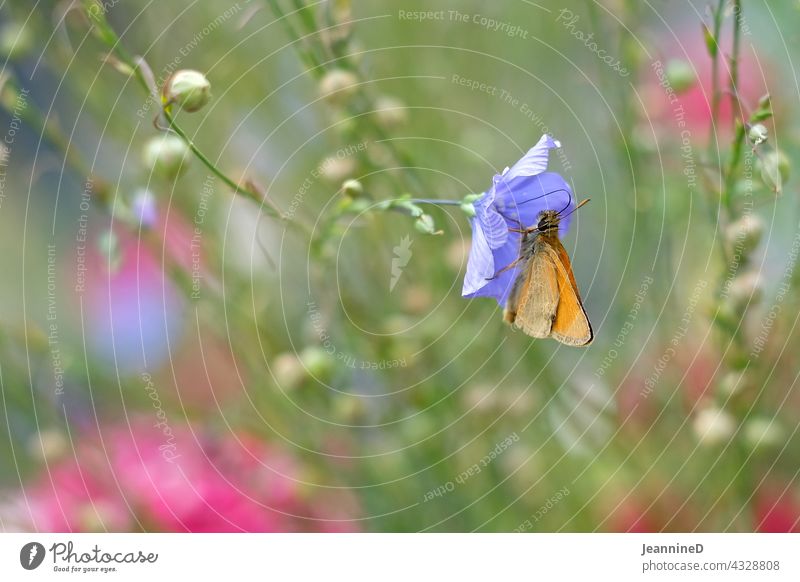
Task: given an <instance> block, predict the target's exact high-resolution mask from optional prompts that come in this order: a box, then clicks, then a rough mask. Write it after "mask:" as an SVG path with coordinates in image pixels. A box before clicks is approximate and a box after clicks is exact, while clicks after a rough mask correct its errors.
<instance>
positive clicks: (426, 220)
mask: <svg viewBox="0 0 800 582" xmlns="http://www.w3.org/2000/svg"><path fill="white" fill-rule="evenodd" d="M414 228H416V229H417V230H418V231H419V232H421V233H422V234H433V235H437V234H442V231H441V230H436V224H435V223H434V222H433V217H432V216H431V215H430V214H423V215H422V216H420V217H419V218H417V219H416V220H415V221H414Z"/></svg>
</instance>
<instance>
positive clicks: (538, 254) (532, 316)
mask: <svg viewBox="0 0 800 582" xmlns="http://www.w3.org/2000/svg"><path fill="white" fill-rule="evenodd" d="M558 305H559V288H558V280H557V269H556V265H555V263H554V261H553V256H552V255H551V254H549V253H547V252H546V251H544V250H543V247H542V245H541V244H540V243H538V242H537V243H536V244H535V245H534V248H533V253H532V255H531V257H530V258H529V259H528V262H527V264H526V268H525V269H523V271H522V272H521V273H520V275H519V279H517V282H516V283H515V285H514V289H513V290H512V292H511V297H510V299H509V307H508V309H507V315H506V321H510V322H513V323H514V325H515V326H516V327H518V328H519V329H521V330H522V331H524V332H525V333H526V334H528V335H529V336H531V337H535V338H546V337H550V334H551V328H552V326H553V321H554V320H555V318H556V312H557V309H558Z"/></svg>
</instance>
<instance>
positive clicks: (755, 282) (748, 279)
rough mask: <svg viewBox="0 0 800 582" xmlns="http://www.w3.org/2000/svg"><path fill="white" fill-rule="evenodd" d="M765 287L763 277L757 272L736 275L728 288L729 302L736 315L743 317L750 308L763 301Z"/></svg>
mask: <svg viewBox="0 0 800 582" xmlns="http://www.w3.org/2000/svg"><path fill="white" fill-rule="evenodd" d="M762 293H763V287H762V285H761V277H760V276H759V274H758V273H756V272H755V271H747V272H745V273H741V274H739V275H736V277H735V278H734V279H733V281H731V285H730V287H729V288H728V301H729V303H730V307H731V310H732V311H733V313H734V314H735V315H738V316H741V314H742V313H743V312H744V310H745V309H747V308H748V306H751V305H755V304H757V303H759V302H760V301H761V295H762Z"/></svg>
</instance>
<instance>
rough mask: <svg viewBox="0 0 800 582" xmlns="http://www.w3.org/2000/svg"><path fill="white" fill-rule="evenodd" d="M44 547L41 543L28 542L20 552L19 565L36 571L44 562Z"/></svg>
mask: <svg viewBox="0 0 800 582" xmlns="http://www.w3.org/2000/svg"><path fill="white" fill-rule="evenodd" d="M44 554H45V551H44V546H43V545H42V544H40V543H39V542H28V543H27V544H25V545H24V546H22V549H21V550H20V551H19V563H20V564H22V567H23V568H25V569H26V570H35V569H36V568H38V567H39V566H41V565H42V562H43V561H44Z"/></svg>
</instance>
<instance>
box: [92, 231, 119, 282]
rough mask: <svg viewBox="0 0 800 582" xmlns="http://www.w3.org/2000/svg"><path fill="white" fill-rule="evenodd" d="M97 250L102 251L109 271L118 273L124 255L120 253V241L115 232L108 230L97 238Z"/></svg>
mask: <svg viewBox="0 0 800 582" xmlns="http://www.w3.org/2000/svg"><path fill="white" fill-rule="evenodd" d="M97 250H98V251H100V254H101V255H102V256H103V258H104V259H105V261H106V263H105V264H106V265H108V266H109V269H110V270H111V271H112V272H113V271H116V270H117V268H118V267H119V264H120V261H121V260H122V253H121V252H120V247H119V239H118V238H117V235H116V234H114V231H113V230H106V231H105V232H103V233H102V234H101V235H100V236H99V237H98V238H97Z"/></svg>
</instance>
